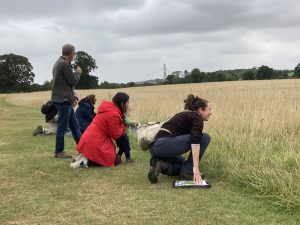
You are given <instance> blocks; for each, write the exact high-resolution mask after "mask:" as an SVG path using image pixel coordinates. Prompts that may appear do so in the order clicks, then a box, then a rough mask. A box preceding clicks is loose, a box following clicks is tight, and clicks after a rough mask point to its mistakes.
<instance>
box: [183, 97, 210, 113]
mask: <svg viewBox="0 0 300 225" xmlns="http://www.w3.org/2000/svg"><path fill="white" fill-rule="evenodd" d="M208 103H209V101H207V100H205V99H202V98H199V97H198V96H196V97H195V96H194V95H192V94H189V95H188V96H187V99H185V100H184V109H185V110H191V111H196V110H198V109H199V108H202V109H205V108H206V107H207V104H208Z"/></svg>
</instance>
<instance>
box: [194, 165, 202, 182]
mask: <svg viewBox="0 0 300 225" xmlns="http://www.w3.org/2000/svg"><path fill="white" fill-rule="evenodd" d="M193 173H194V181H197V182H201V181H202V178H201V175H200V171H199V168H198V167H195V166H194V167H193Z"/></svg>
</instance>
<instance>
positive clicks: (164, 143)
mask: <svg viewBox="0 0 300 225" xmlns="http://www.w3.org/2000/svg"><path fill="white" fill-rule="evenodd" d="M209 142H210V136H209V135H208V134H206V133H203V136H202V138H201V140H200V143H199V144H200V154H199V160H201V159H202V157H203V155H204V152H205V150H206V148H207V146H208V144H209ZM188 151H190V154H189V156H188V158H187V159H186V160H184V158H183V157H182V156H181V155H182V154H184V153H186V152H188ZM150 153H151V155H152V157H154V158H157V159H161V160H164V161H166V162H167V164H168V169H167V171H164V172H163V173H164V174H166V175H169V176H176V175H179V174H180V173H186V174H193V155H192V151H191V135H190V134H186V135H180V136H177V137H166V138H159V139H156V140H155V142H154V143H153V144H152V146H151V147H150Z"/></svg>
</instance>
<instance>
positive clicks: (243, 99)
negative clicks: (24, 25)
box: [0, 80, 300, 209]
mask: <svg viewBox="0 0 300 225" xmlns="http://www.w3.org/2000/svg"><path fill="white" fill-rule="evenodd" d="M299 90H300V80H272V81H269V80H268V81H238V82H221V83H202V84H185V85H170V86H154V87H138V88H128V89H122V90H120V89H119V90H77V91H76V92H77V95H78V97H79V98H83V97H84V96H85V95H87V94H91V93H94V94H96V95H97V105H98V104H99V103H100V102H101V100H103V99H106V100H108V99H110V98H111V97H112V96H113V95H114V94H115V93H116V92H117V91H123V92H126V93H128V94H129V95H130V107H131V112H130V115H131V117H132V118H133V119H134V120H137V121H141V122H147V121H164V120H166V119H167V118H168V117H169V116H171V115H173V114H174V113H176V112H179V111H181V110H183V100H184V99H185V98H186V96H187V95H188V94H190V93H191V94H194V95H198V96H199V97H202V98H205V99H207V100H209V101H210V102H211V103H212V106H213V115H212V117H211V119H210V121H208V122H206V124H205V128H204V129H205V132H207V133H209V134H210V136H211V137H212V142H211V144H210V146H209V148H208V149H207V153H206V155H205V159H204V160H203V161H204V162H203V163H205V164H206V165H209V166H206V167H205V169H206V171H202V172H205V174H206V176H207V177H208V178H209V177H214V178H215V179H220V180H226V181H230V182H231V183H232V184H234V185H236V186H241V187H243V188H245V189H246V190H247V191H250V192H253V193H254V194H257V196H259V197H261V198H264V199H266V200H268V201H270V202H272V203H274V204H276V205H279V206H280V207H283V208H285V209H295V208H299V207H300V137H299V133H300V91H299ZM50 94H51V93H50V92H39V93H25V94H10V95H6V96H5V99H6V101H7V102H9V103H11V104H16V105H26V106H30V107H34V108H37V109H38V108H39V107H40V106H41V104H42V103H43V102H45V101H47V100H48V99H49V98H50ZM0 113H1V112H0ZM200 167H201V164H200Z"/></svg>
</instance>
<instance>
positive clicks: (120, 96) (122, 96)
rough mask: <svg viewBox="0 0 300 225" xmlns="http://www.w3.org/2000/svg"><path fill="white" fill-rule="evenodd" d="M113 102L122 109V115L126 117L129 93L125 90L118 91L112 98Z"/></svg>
mask: <svg viewBox="0 0 300 225" xmlns="http://www.w3.org/2000/svg"><path fill="white" fill-rule="evenodd" d="M112 101H113V103H115V104H116V106H117V107H118V108H119V109H120V110H121V112H122V115H123V117H124V114H125V113H126V111H125V110H126V109H125V103H126V102H128V101H129V96H128V94H126V93H124V92H118V93H117V94H116V95H115V96H114V97H113V99H112Z"/></svg>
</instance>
